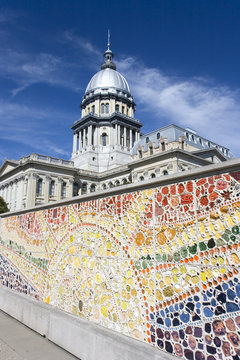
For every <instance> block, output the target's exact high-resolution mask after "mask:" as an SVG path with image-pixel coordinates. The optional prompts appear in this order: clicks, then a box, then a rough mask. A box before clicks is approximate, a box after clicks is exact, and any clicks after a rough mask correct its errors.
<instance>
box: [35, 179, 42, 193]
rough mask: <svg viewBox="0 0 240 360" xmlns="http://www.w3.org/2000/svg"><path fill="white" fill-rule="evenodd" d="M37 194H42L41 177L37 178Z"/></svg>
mask: <svg viewBox="0 0 240 360" xmlns="http://www.w3.org/2000/svg"><path fill="white" fill-rule="evenodd" d="M36 190H37V191H36V192H37V194H38V195H41V194H42V179H38V181H37V189H36Z"/></svg>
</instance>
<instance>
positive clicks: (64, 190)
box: [61, 182, 67, 199]
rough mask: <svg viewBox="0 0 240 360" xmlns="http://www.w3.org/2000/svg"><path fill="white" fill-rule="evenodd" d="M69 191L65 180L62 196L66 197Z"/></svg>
mask: <svg viewBox="0 0 240 360" xmlns="http://www.w3.org/2000/svg"><path fill="white" fill-rule="evenodd" d="M66 192H67V184H66V183H65V182H63V183H62V189H61V196H62V198H63V199H64V198H65V197H66Z"/></svg>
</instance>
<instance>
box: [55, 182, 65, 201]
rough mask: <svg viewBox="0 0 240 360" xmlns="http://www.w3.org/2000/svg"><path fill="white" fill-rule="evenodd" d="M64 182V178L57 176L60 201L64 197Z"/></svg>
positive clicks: (58, 199)
mask: <svg viewBox="0 0 240 360" xmlns="http://www.w3.org/2000/svg"><path fill="white" fill-rule="evenodd" d="M62 183H63V179H62V178H60V177H58V178H57V189H56V191H57V201H60V200H61V199H62Z"/></svg>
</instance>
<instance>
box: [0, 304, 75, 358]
mask: <svg viewBox="0 0 240 360" xmlns="http://www.w3.org/2000/svg"><path fill="white" fill-rule="evenodd" d="M0 359H1V360H76V359H78V358H76V357H75V356H73V355H71V354H69V353H68V352H67V351H65V350H63V349H61V348H60V347H59V346H57V345H55V344H53V343H52V342H51V341H49V340H47V339H45V338H44V337H42V336H41V335H39V334H37V333H36V332H35V331H33V330H31V329H29V328H28V327H27V326H25V325H23V324H21V323H20V322H19V321H17V320H15V319H13V318H12V317H10V316H8V315H7V314H5V313H4V312H2V311H0Z"/></svg>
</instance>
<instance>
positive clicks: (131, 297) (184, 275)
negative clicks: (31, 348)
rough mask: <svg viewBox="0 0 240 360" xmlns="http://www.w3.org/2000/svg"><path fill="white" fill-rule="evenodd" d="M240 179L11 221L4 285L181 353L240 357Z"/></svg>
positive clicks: (1, 261) (0, 278)
mask: <svg viewBox="0 0 240 360" xmlns="http://www.w3.org/2000/svg"><path fill="white" fill-rule="evenodd" d="M239 180H240V172H234V173H231V174H221V175H216V176H211V177H205V178H201V179H197V180H189V181H185V182H181V183H176V184H170V185H167V186H162V187H158V188H150V189H147V190H141V191H135V192H132V193H127V194H123V195H117V196H108V197H106V198H101V199H97V200H94V201H87V202H78V203H74V204H72V205H68V206H61V207H58V208H53V209H47V210H41V211H36V212H31V213H27V214H22V215H18V216H9V217H4V218H2V222H1V233H0V234H1V238H0V249H1V250H0V254H1V255H0V283H1V284H2V285H4V286H7V287H9V288H11V289H14V290H16V291H18V292H22V293H25V294H27V295H29V296H33V297H35V298H37V299H38V300H39V301H44V302H46V303H48V304H52V305H54V306H56V307H57V308H59V309H62V310H64V311H68V312H70V313H72V314H74V315H76V316H79V317H82V318H85V319H88V320H89V321H93V322H95V323H98V324H101V325H103V326H105V327H108V328H110V329H113V330H115V331H118V332H121V333H123V334H126V335H128V336H132V337H135V338H137V339H140V340H142V341H145V342H147V343H149V344H151V345H152V346H155V347H157V348H159V349H161V350H164V351H167V352H169V353H172V354H174V355H176V356H178V357H183V358H185V359H188V360H204V359H206V360H218V359H233V360H236V359H239V358H240V337H239V334H240V277H239V271H240V228H239V226H240V184H239Z"/></svg>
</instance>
